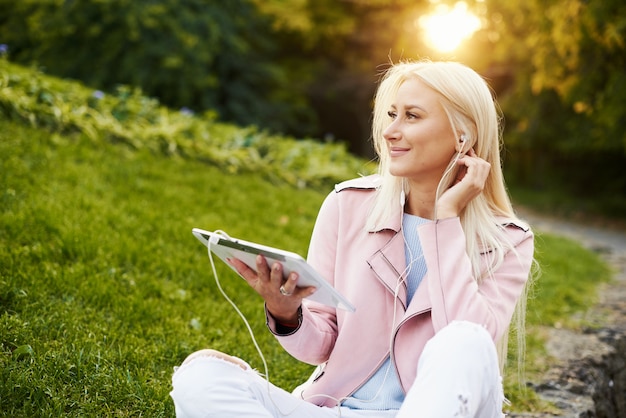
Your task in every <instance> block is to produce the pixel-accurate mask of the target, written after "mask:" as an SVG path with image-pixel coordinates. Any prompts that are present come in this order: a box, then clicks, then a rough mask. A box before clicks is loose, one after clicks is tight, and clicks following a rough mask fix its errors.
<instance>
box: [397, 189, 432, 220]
mask: <svg viewBox="0 0 626 418" xmlns="http://www.w3.org/2000/svg"><path fill="white" fill-rule="evenodd" d="M436 194H437V185H435V186H434V187H428V186H425V185H423V184H419V185H418V184H416V183H413V182H411V181H409V194H408V195H407V200H406V203H405V205H404V211H405V212H406V213H408V214H410V215H415V216H419V217H420V218H425V219H433V217H434V212H435V197H436Z"/></svg>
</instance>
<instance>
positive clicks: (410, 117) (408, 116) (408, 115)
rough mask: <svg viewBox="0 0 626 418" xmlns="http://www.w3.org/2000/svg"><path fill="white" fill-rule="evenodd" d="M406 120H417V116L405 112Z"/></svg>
mask: <svg viewBox="0 0 626 418" xmlns="http://www.w3.org/2000/svg"><path fill="white" fill-rule="evenodd" d="M406 118H407V119H419V115H416V114H415V113H410V112H406Z"/></svg>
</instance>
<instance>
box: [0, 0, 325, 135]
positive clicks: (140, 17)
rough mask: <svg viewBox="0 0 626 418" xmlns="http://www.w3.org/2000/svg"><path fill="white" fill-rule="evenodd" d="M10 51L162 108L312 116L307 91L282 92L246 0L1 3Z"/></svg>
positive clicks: (269, 35) (261, 118) (269, 36)
mask: <svg viewBox="0 0 626 418" xmlns="http://www.w3.org/2000/svg"><path fill="white" fill-rule="evenodd" d="M0 11H1V13H0V39H2V41H3V43H5V44H8V45H9V48H10V58H11V59H12V60H14V61H16V62H20V63H28V64H30V63H36V64H37V65H40V66H43V67H44V68H45V70H46V71H47V72H49V73H52V74H56V75H60V76H62V77H69V78H74V79H78V80H82V81H84V82H85V83H86V84H88V85H91V86H93V87H95V88H99V89H105V90H112V89H114V88H115V86H117V85H119V84H128V85H132V86H137V87H140V88H141V89H142V90H143V91H144V92H145V93H146V94H148V95H151V96H154V97H157V98H159V99H160V101H161V102H163V103H164V104H166V105H169V106H172V107H174V108H176V107H187V108H191V109H194V110H196V111H203V110H207V109H212V110H215V111H217V112H218V113H219V115H220V117H221V118H222V119H224V120H229V121H234V122H237V123H239V124H242V125H248V124H258V125H260V126H263V127H266V128H269V129H271V130H278V131H279V130H285V129H288V128H289V127H290V123H291V124H292V125H293V124H294V123H293V121H298V122H299V124H298V126H302V127H303V131H306V129H307V128H310V125H312V124H314V123H315V120H314V118H312V117H311V116H310V112H306V109H304V110H303V109H302V102H303V101H304V100H305V99H304V98H303V95H304V90H301V91H298V90H297V89H292V90H291V91H290V94H285V93H284V91H285V83H286V81H285V80H288V79H289V77H290V76H289V74H288V73H287V71H286V70H285V69H283V68H282V67H280V66H279V65H276V64H275V63H274V58H275V56H276V54H277V41H276V39H275V37H274V35H273V31H272V30H271V28H270V23H271V22H270V19H268V18H267V17H266V16H264V15H261V14H259V13H258V12H257V10H256V8H255V7H254V5H253V4H252V3H251V2H250V1H248V0H229V1H224V2H223V1H211V0H159V1H154V0H112V1H99V0H81V1H47V0H21V1H19V2H16V1H13V0H0Z"/></svg>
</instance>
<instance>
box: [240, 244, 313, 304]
mask: <svg viewBox="0 0 626 418" xmlns="http://www.w3.org/2000/svg"><path fill="white" fill-rule="evenodd" d="M228 262H229V263H230V264H231V265H232V266H233V267H234V268H235V270H236V271H237V273H239V274H240V275H241V277H243V278H244V279H245V280H246V281H247V282H248V284H249V285H250V286H251V287H253V288H254V289H255V290H256V291H257V292H258V293H259V294H260V295H261V296H262V297H263V299H265V300H266V301H267V300H269V299H280V298H284V297H285V296H290V297H291V296H293V297H296V298H300V299H302V298H305V297H307V296H310V295H312V294H313V293H315V291H316V288H315V287H312V286H309V287H298V286H297V283H298V273H296V272H291V273H290V274H289V276H288V277H287V278H285V277H284V275H285V273H284V268H283V265H282V264H281V263H279V262H275V263H274V264H272V266H271V268H270V266H269V264H268V262H267V260H266V259H265V257H263V256H262V255H258V256H257V257H256V259H255V263H256V270H254V269H252V268H250V267H248V266H247V265H246V264H245V263H244V262H243V261H241V260H239V259H236V258H230V259H228ZM281 289H282V290H281Z"/></svg>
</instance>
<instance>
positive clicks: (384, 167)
mask: <svg viewBox="0 0 626 418" xmlns="http://www.w3.org/2000/svg"><path fill="white" fill-rule="evenodd" d="M415 78H417V79H419V80H420V81H421V82H423V83H425V84H426V85H427V86H428V87H430V88H431V89H433V90H434V91H435V92H437V93H438V94H439V96H440V97H441V104H442V106H443V108H444V110H445V112H446V113H447V116H448V119H449V121H450V125H451V127H452V131H453V132H463V133H464V134H465V136H466V140H465V144H466V145H465V146H466V147H469V146H470V145H471V147H473V148H474V151H475V152H476V155H477V156H478V157H480V158H482V159H484V160H486V161H487V162H489V163H490V164H491V170H490V172H489V176H488V178H487V180H486V183H485V187H484V190H483V192H482V193H481V194H480V195H479V196H477V197H476V198H474V199H472V200H471V201H470V203H469V204H468V205H467V206H466V208H465V209H464V210H463V212H462V213H461V214H460V220H461V225H462V227H463V230H464V232H465V236H466V245H467V247H466V248H467V254H468V256H469V258H470V260H471V263H472V268H473V274H474V277H475V278H476V280H477V281H478V282H479V283H480V282H481V281H483V280H489V279H493V272H494V271H495V270H496V269H497V268H498V267H499V266H500V264H501V263H502V261H503V259H504V255H505V254H506V253H507V252H508V251H515V248H514V247H513V244H512V243H511V242H510V241H509V240H508V239H507V237H506V235H505V234H504V232H503V227H502V226H501V225H499V224H498V222H497V221H496V220H495V217H496V216H503V217H508V218H516V215H515V213H514V211H513V207H512V205H511V200H510V198H509V195H508V193H507V191H506V187H505V184H504V176H503V173H502V167H501V160H500V149H501V145H502V132H501V115H500V110H499V108H498V105H497V103H496V101H495V100H494V99H493V97H492V94H491V90H490V88H489V86H488V85H487V83H486V82H485V80H484V79H483V78H482V77H481V76H480V75H478V74H477V73H476V72H475V71H474V70H472V69H470V68H468V67H466V66H464V65H462V64H459V63H456V62H431V61H419V62H403V63H399V64H395V65H393V66H392V67H390V68H389V70H387V72H386V73H385V75H384V76H383V78H382V81H381V83H380V85H379V88H378V91H377V93H376V97H375V103H374V114H373V123H372V140H373V142H374V148H375V150H376V153H377V154H378V158H379V174H380V178H381V183H380V187H379V188H378V190H377V194H376V198H375V201H374V204H373V207H372V210H371V212H370V213H369V215H368V219H367V224H366V228H367V230H368V231H374V230H376V229H378V227H379V226H380V225H381V224H382V223H383V222H385V220H387V219H388V218H389V217H390V216H391V215H392V213H394V212H397V206H396V205H398V204H399V203H398V202H400V196H401V194H402V193H403V192H404V193H408V190H405V189H404V188H405V187H406V186H405V183H406V182H404V181H403V179H402V178H401V177H396V176H393V175H392V174H390V172H389V163H390V157H389V152H388V150H387V141H386V140H385V138H384V137H383V132H384V130H385V129H386V128H387V126H389V124H390V123H391V121H390V118H389V116H388V115H387V112H388V111H389V109H391V104H392V102H393V101H394V100H395V97H396V94H397V91H398V89H399V87H400V85H401V84H402V83H404V82H405V81H406V80H409V79H415ZM468 143H469V145H467V144H468ZM466 149H467V148H466ZM453 165H454V161H451V162H450V165H449V166H448V169H446V170H445V174H444V176H443V178H442V179H441V181H440V183H439V187H438V188H437V196H436V199H438V198H439V196H440V195H441V193H442V192H443V191H445V190H447V189H448V188H449V187H451V186H452V183H453V181H454V178H455V174H456V173H455V170H454V167H453ZM486 254H488V256H489V257H490V259H489V260H488V262H487V268H486V270H485V269H484V263H483V260H482V258H483V257H485V255H486ZM527 288H528V284H527V286H526V288H525V289H524V294H523V295H522V296H521V297H520V299H519V301H518V303H517V306H516V309H515V314H514V317H513V326H514V328H515V330H516V334H517V340H518V351H519V355H518V360H519V363H520V365H521V361H522V359H523V352H524V350H525V346H524V320H525V312H526V298H527V294H526V292H527ZM507 337H508V332H505V333H504V335H503V336H502V338H501V339H500V341H499V344H498V352H499V357H500V364H501V368H503V367H504V363H505V361H506V348H507V341H508V340H507Z"/></svg>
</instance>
